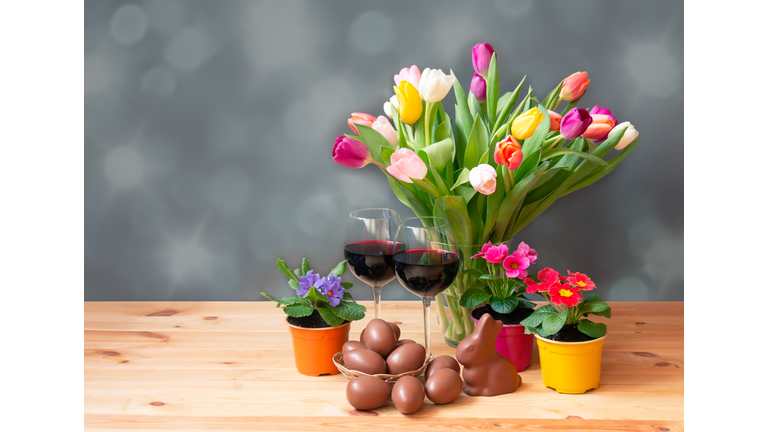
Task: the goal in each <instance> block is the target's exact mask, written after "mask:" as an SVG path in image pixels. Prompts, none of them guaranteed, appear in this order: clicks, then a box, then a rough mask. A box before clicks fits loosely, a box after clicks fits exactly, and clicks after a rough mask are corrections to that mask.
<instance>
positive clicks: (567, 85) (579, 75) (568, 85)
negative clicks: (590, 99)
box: [560, 72, 590, 102]
mask: <svg viewBox="0 0 768 432" xmlns="http://www.w3.org/2000/svg"><path fill="white" fill-rule="evenodd" d="M589 82H590V79H589V76H588V75H587V73H586V72H576V73H575V74H573V75H571V76H569V77H568V78H566V79H565V80H563V87H562V88H561V89H560V98H561V99H563V100H564V101H566V102H573V101H575V100H576V99H578V98H580V97H581V95H583V94H584V92H585V91H587V87H589Z"/></svg>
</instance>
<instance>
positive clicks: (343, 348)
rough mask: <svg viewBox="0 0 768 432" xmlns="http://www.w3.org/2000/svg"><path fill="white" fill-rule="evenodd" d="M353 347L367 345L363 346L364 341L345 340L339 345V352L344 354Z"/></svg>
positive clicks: (362, 347)
mask: <svg viewBox="0 0 768 432" xmlns="http://www.w3.org/2000/svg"><path fill="white" fill-rule="evenodd" d="M354 349H368V347H367V346H365V344H364V343H362V342H358V341H346V342H344V345H342V346H341V352H342V353H344V354H346V353H348V352H349V351H352V350H354Z"/></svg>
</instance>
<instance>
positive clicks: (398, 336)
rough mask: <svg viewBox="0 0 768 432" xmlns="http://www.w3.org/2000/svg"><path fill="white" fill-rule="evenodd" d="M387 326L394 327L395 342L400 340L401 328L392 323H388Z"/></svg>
mask: <svg viewBox="0 0 768 432" xmlns="http://www.w3.org/2000/svg"><path fill="white" fill-rule="evenodd" d="M387 324H389V326H390V327H392V331H393V332H395V340H397V339H400V327H398V326H397V324H395V323H391V322H388V323H387Z"/></svg>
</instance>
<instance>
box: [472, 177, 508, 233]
mask: <svg viewBox="0 0 768 432" xmlns="http://www.w3.org/2000/svg"><path fill="white" fill-rule="evenodd" d="M505 169H507V168H506V167H505V166H499V167H497V168H496V173H497V175H496V179H497V184H496V190H495V191H494V192H493V193H492V194H491V195H489V196H488V202H487V204H486V207H485V227H484V228H483V236H482V238H480V239H478V240H479V243H485V241H486V240H487V239H488V236H490V235H491V231H493V228H494V227H495V226H496V218H497V214H498V212H499V206H500V205H501V202H502V200H503V199H504V186H503V185H502V184H500V183H498V181H501V182H502V183H503V181H504V180H502V170H505Z"/></svg>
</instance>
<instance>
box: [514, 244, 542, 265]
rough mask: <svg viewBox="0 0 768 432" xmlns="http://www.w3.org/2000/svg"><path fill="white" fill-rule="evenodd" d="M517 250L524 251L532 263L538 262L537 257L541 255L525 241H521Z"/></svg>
mask: <svg viewBox="0 0 768 432" xmlns="http://www.w3.org/2000/svg"><path fill="white" fill-rule="evenodd" d="M517 251H518V252H522V253H524V254H525V256H526V258H528V260H529V261H530V262H531V264H533V263H534V262H536V258H538V257H539V254H537V253H536V250H535V249H531V248H530V247H529V246H528V245H527V244H525V242H520V246H518V247H517Z"/></svg>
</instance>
